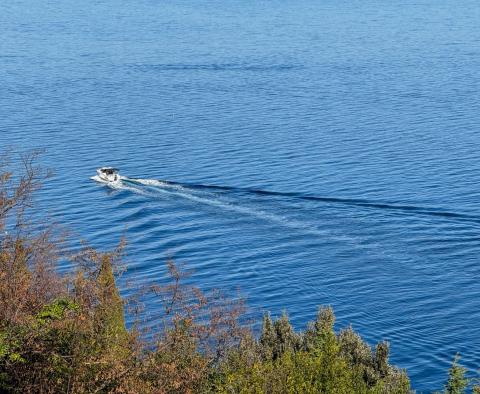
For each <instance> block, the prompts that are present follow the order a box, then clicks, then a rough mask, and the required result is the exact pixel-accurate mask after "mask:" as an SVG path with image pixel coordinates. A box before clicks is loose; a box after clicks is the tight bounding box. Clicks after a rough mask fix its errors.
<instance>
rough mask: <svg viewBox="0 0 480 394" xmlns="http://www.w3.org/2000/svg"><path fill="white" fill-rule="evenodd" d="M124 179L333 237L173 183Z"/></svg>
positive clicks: (156, 189)
mask: <svg viewBox="0 0 480 394" xmlns="http://www.w3.org/2000/svg"><path fill="white" fill-rule="evenodd" d="M123 179H125V180H128V181H130V182H136V183H139V184H141V185H144V186H150V187H154V188H155V191H157V192H160V193H164V194H169V195H175V196H178V197H182V198H185V199H188V200H190V201H195V202H198V203H202V204H206V205H210V206H213V207H218V208H222V209H225V210H229V211H233V212H237V213H241V214H246V215H249V216H254V217H257V218H259V219H263V220H266V221H270V222H274V223H277V224H280V225H282V226H285V227H289V228H293V229H297V230H302V231H304V232H308V233H310V234H314V235H320V236H328V237H332V234H331V233H329V232H328V231H322V230H319V229H316V228H312V227H311V226H308V225H306V224H305V223H302V222H298V221H295V220H291V219H288V218H286V217H284V216H279V215H275V214H271V213H268V212H265V211H261V210H256V209H251V208H247V207H242V206H239V205H234V204H231V203H229V202H226V201H220V200H218V199H216V200H214V199H211V198H204V197H198V196H196V195H195V194H193V191H192V190H191V189H188V188H186V187H184V186H180V185H172V184H171V183H167V182H162V181H158V180H155V179H130V178H126V177H123Z"/></svg>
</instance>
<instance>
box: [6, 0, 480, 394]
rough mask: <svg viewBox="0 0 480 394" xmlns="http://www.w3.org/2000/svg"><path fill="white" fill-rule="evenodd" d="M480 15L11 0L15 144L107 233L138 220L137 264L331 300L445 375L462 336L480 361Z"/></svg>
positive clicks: (479, 8) (299, 318) (265, 305)
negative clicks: (33, 154) (109, 169)
mask: <svg viewBox="0 0 480 394" xmlns="http://www.w3.org/2000/svg"><path fill="white" fill-rule="evenodd" d="M479 22H480V4H479V3H478V1H476V0H474V1H473V0H466V1H462V2H457V1H453V0H446V1H442V2H434V1H415V2H414V1H401V2H388V1H374V0H367V1H349V2H347V1H337V0H335V1H331V0H319V1H314V0H296V1H293V0H285V1H277V0H272V1H251V0H246V1H241V2H240V1H231V0H226V1H225V0H222V1H220V0H218V1H216V0H207V1H203V2H201V3H199V2H194V1H189V0H183V1H182V0H180V1H176V2H173V1H169V0H167V1H153V0H136V1H130V0H111V1H102V0H84V1H81V2H79V1H72V0H65V1H62V2H58V1H53V0H46V1H42V2H39V1H33V0H30V1H27V0H11V1H9V2H3V3H2V4H1V5H0V34H1V37H2V39H1V40H0V86H1V89H0V111H1V117H0V145H1V146H5V145H11V146H15V147H17V148H20V149H28V148H31V147H45V148H47V149H48V152H47V154H46V155H45V156H44V157H43V164H45V165H48V166H50V167H53V168H55V169H56V177H55V178H54V179H53V180H52V181H51V182H49V184H48V185H46V187H45V189H44V190H43V191H42V192H41V193H40V194H39V200H40V204H41V205H42V207H44V208H46V209H48V210H49V211H50V212H52V214H53V215H55V217H57V218H58V219H59V220H60V221H62V222H63V223H66V224H68V225H69V226H70V227H71V228H73V229H75V230H76V231H77V232H78V233H79V234H80V235H81V236H82V237H84V238H86V239H87V240H89V241H90V242H91V243H92V244H93V245H95V246H100V247H113V246H114V245H115V244H116V242H117V240H118V238H119V236H120V235H121V233H122V232H123V231H124V230H125V229H127V230H126V232H127V237H128V239H129V241H130V245H129V255H130V258H129V260H128V266H129V267H128V268H129V271H128V273H127V274H126V276H125V277H124V280H125V279H126V280H128V281H130V282H133V283H134V284H135V286H137V285H138V286H140V285H142V284H145V283H148V282H149V281H151V280H159V279H160V280H161V279H162V278H163V277H164V273H165V267H164V261H165V258H166V257H167V256H171V257H173V258H175V259H176V260H177V261H179V262H185V263H187V264H188V266H189V267H191V268H194V269H195V274H194V276H193V278H192V280H194V281H195V282H196V283H197V284H199V285H200V286H202V287H204V288H211V287H220V288H222V289H226V290H227V291H230V290H232V289H235V288H236V287H240V288H241V290H242V293H243V294H244V295H246V296H247V297H248V303H249V306H250V307H251V310H252V314H253V315H255V316H260V315H261V313H262V311H264V310H271V311H272V312H273V313H274V314H278V313H280V312H281V310H282V309H283V308H286V309H287V310H288V312H289V314H290V316H291V319H292V321H293V322H294V324H295V325H296V326H297V327H299V328H300V327H303V326H304V324H305V323H306V321H307V320H309V319H312V318H314V315H315V312H316V308H317V306H318V305H319V304H331V305H333V306H334V308H335V311H336V313H337V315H338V327H342V326H345V325H347V324H349V323H351V324H352V325H353V327H354V329H356V330H358V331H359V332H360V333H361V334H362V335H363V336H365V337H366V338H367V339H368V340H369V341H370V342H373V341H377V340H380V339H383V338H384V339H388V340H389V341H390V342H391V347H392V361H393V362H394V363H397V364H398V365H400V366H401V367H405V368H407V369H408V371H409V373H410V376H411V378H412V382H413V386H414V388H416V389H419V390H426V391H429V390H430V389H432V388H441V387H442V384H443V381H444V379H445V374H446V369H447V367H448V365H449V363H450V360H451V359H452V357H453V355H454V354H455V352H457V351H459V352H461V354H462V356H463V361H464V362H465V364H466V365H467V366H468V367H470V368H472V369H473V368H475V367H477V368H478V367H479V366H480V359H479V354H480V351H479V349H480V335H478V334H479V329H480V326H479V321H480V297H479V295H480V281H479V274H480V265H479V264H478V262H479V252H480V205H479V197H480V192H479V191H480V153H479V144H480V135H479V131H480V115H479V114H480V93H479V92H480V75H479V72H478V71H479V70H480V29H478V25H479ZM102 165H113V166H118V167H119V168H120V169H121V172H122V174H123V175H125V176H128V177H129V178H132V179H137V181H134V182H126V183H125V184H124V186H123V187H121V188H119V189H117V190H112V189H109V188H106V187H102V186H100V185H98V184H96V183H94V182H93V181H91V180H90V179H89V177H90V176H92V175H93V174H94V171H95V168H96V167H99V166H102ZM138 179H143V180H148V181H138ZM154 180H169V181H172V182H177V183H178V184H176V185H171V184H170V185H165V184H162V183H158V182H154ZM202 185H209V186H218V187H204V186H202ZM124 292H125V293H128V292H129V290H124ZM147 308H148V305H147ZM151 309H153V310H151V311H150V312H151V318H150V320H151V323H152V324H154V323H155V310H154V306H152V307H151Z"/></svg>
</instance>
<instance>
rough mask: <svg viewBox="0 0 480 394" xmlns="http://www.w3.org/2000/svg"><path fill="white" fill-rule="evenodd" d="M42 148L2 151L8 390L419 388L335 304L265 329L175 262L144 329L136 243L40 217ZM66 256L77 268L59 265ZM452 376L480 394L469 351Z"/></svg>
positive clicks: (2, 295)
mask: <svg viewBox="0 0 480 394" xmlns="http://www.w3.org/2000/svg"><path fill="white" fill-rule="evenodd" d="M38 156H39V152H30V153H28V154H26V155H23V156H21V160H15V163H17V164H15V166H14V165H13V164H12V162H13V161H10V160H9V155H7V154H6V153H5V154H3V155H1V157H0V245H1V246H0V392H5V393H27V392H28V393H399V394H400V393H410V392H412V389H411V387H410V382H409V378H408V375H407V371H405V370H402V369H400V368H398V367H396V366H394V365H391V364H390V363H389V345H388V343H387V342H380V343H378V344H377V345H376V346H375V347H374V348H373V349H372V348H371V347H370V346H369V345H368V344H367V343H366V342H365V341H364V340H363V339H362V338H361V336H360V335H359V334H358V333H356V332H355V331H354V330H353V329H352V328H351V327H348V328H346V329H343V330H341V331H338V332H336V331H335V330H334V323H335V315H334V312H333V310H332V309H331V308H330V307H324V306H321V307H320V308H319V311H318V315H317V317H316V320H315V321H313V322H311V323H309V325H308V327H307V329H306V330H305V331H302V332H298V331H295V330H294V329H293V327H292V326H291V324H290V322H289V320H288V316H287V314H286V313H284V314H283V315H282V316H281V317H279V318H277V319H272V318H271V317H270V315H268V314H267V315H265V316H264V318H263V324H262V329H261V333H260V335H259V336H255V335H254V332H253V331H252V329H251V327H250V325H249V324H246V323H245V322H244V320H245V318H244V316H245V306H244V302H243V301H242V300H241V299H240V300H239V299H229V298H227V297H225V296H224V295H223V294H222V293H221V292H220V291H212V292H208V293H207V292H202V291H201V290H200V289H198V288H196V287H192V286H189V285H186V284H184V277H185V274H184V273H183V272H182V271H181V270H180V269H179V268H178V267H177V266H176V265H175V264H174V263H173V262H172V261H168V262H167V268H168V273H169V280H168V281H167V282H166V283H164V282H162V284H158V285H156V284H154V285H151V286H149V287H148V288H145V289H143V290H142V291H143V292H144V293H145V292H149V293H151V294H152V295H154V296H155V302H158V305H159V309H160V310H161V311H162V318H161V324H160V325H159V328H158V330H157V331H155V332H150V333H149V335H145V333H143V332H142V328H141V323H140V322H139V321H138V322H137V323H135V324H133V325H132V327H131V328H129V329H127V327H126V325H125V310H126V309H127V310H128V311H129V313H132V314H133V316H135V315H136V311H138V305H137V304H136V303H135V302H133V301H129V300H124V299H122V297H121V296H120V293H119V291H118V289H117V287H116V284H115V276H116V273H117V272H118V271H119V269H120V267H121V259H122V256H123V250H124V246H125V245H124V244H125V242H124V241H122V242H120V245H119V246H118V247H117V248H116V249H115V250H114V251H112V252H107V253H102V252H98V251H96V250H95V249H93V248H91V247H89V246H88V245H84V246H83V249H82V251H81V252H80V253H77V254H75V255H73V256H72V255H65V253H64V252H62V250H63V249H64V248H62V245H63V244H64V242H65V239H66V237H65V236H64V234H62V232H61V231H60V230H59V229H58V228H57V227H56V226H54V225H52V224H49V223H39V222H38V220H36V219H34V218H35V217H37V216H38V213H37V212H35V211H34V200H33V197H34V195H35V192H36V191H37V190H39V189H40V187H41V185H42V183H44V182H45V181H47V180H48V178H49V176H50V174H49V173H48V172H47V171H45V170H44V169H43V168H42V167H40V166H38V165H37V161H38ZM18 163H21V168H20V169H19V168H16V169H12V167H18ZM32 212H35V214H32ZM66 259H69V260H70V261H72V262H73V263H74V272H72V273H71V274H67V275H60V274H58V273H57V272H56V268H57V267H58V265H59V264H60V263H61V262H62V261H65V260H66ZM146 338H149V339H146ZM445 376H446V384H445V387H444V388H443V389H441V388H440V390H441V391H439V392H444V393H451V394H457V393H458V394H460V393H465V392H467V391H468V392H470V391H472V392H474V393H476V394H478V393H480V387H479V386H476V385H475V384H474V382H473V381H472V380H471V379H467V378H466V370H465V368H463V367H462V366H461V365H460V364H459V357H458V356H456V357H455V359H454V362H453V364H452V367H451V368H450V370H449V371H448V376H447V372H446V373H445ZM433 389H438V388H433ZM432 391H433V390H432Z"/></svg>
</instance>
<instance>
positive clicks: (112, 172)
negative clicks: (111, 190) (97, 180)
mask: <svg viewBox="0 0 480 394" xmlns="http://www.w3.org/2000/svg"><path fill="white" fill-rule="evenodd" d="M102 172H103V173H105V174H107V175H113V174H116V173H117V172H118V170H117V169H115V168H105V169H103V170H102Z"/></svg>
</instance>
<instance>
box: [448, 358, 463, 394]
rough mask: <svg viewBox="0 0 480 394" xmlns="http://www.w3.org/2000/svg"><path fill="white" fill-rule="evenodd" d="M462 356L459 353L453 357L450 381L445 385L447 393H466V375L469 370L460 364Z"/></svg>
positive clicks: (449, 374)
mask: <svg viewBox="0 0 480 394" xmlns="http://www.w3.org/2000/svg"><path fill="white" fill-rule="evenodd" d="M459 360H460V356H459V355H458V354H457V355H456V356H455V358H454V359H453V363H452V366H451V367H450V370H449V371H448V381H447V384H446V386H445V393H446V394H464V393H465V390H466V389H467V386H468V379H467V378H466V377H465V372H467V370H466V369H465V368H464V367H462V366H461V365H459V363H458V361H459Z"/></svg>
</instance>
